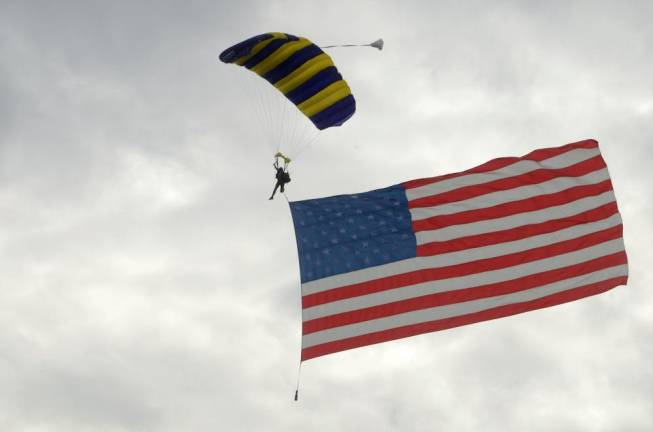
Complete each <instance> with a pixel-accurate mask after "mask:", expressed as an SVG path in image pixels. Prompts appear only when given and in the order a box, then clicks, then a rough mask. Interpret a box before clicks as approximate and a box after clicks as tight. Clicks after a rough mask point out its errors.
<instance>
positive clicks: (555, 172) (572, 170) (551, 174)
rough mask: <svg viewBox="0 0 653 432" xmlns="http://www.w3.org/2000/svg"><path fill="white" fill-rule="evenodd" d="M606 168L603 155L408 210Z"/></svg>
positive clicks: (416, 203)
mask: <svg viewBox="0 0 653 432" xmlns="http://www.w3.org/2000/svg"><path fill="white" fill-rule="evenodd" d="M605 167H606V165H605V161H604V160H603V158H602V157H601V155H597V156H594V157H593V158H590V159H586V160H584V161H582V162H578V163H576V164H574V165H570V166H568V167H564V168H557V169H549V168H540V169H536V170H534V171H530V172H527V173H524V174H519V175H516V176H512V177H506V178H502V179H497V180H493V181H490V182H487V183H481V184H477V185H471V186H463V187H461V188H458V189H454V190H450V191H447V192H442V193H439V194H435V195H430V196H426V197H423V198H418V199H414V200H412V201H409V202H408V208H411V209H412V208H419V207H433V206H436V205H440V204H446V203H452V202H458V201H463V200H466V199H469V198H474V197H477V196H480V195H485V194H488V193H492V192H497V191H502V190H509V189H514V188H517V187H520V186H527V185H532V184H538V183H542V182H545V181H549V180H553V179H555V178H558V177H580V176H583V175H585V174H589V173H591V172H594V171H598V170H600V169H603V168H605Z"/></svg>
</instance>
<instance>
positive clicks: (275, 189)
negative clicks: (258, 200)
mask: <svg viewBox="0 0 653 432" xmlns="http://www.w3.org/2000/svg"><path fill="white" fill-rule="evenodd" d="M278 187H279V182H277V184H275V185H274V190H273V191H272V196H271V197H270V199H274V194H275V193H277V188H278ZM281 192H283V186H281Z"/></svg>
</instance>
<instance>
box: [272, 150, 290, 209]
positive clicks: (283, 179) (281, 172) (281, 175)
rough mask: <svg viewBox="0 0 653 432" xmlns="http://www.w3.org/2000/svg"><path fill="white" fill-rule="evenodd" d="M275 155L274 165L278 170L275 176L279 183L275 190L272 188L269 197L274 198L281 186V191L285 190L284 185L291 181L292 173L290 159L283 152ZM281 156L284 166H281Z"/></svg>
mask: <svg viewBox="0 0 653 432" xmlns="http://www.w3.org/2000/svg"><path fill="white" fill-rule="evenodd" d="M274 156H275V160H274V163H273V164H272V166H273V167H274V169H275V170H277V173H276V175H275V178H276V179H277V183H276V184H275V185H274V190H272V196H271V197H270V198H269V199H274V194H275V193H276V192H277V189H278V188H279V187H280V188H281V189H280V190H281V193H283V192H284V186H285V185H286V183H289V182H290V173H288V163H289V162H290V159H288V158H287V157H285V156H284V155H283V154H281V153H280V152H279V153H277V154H276V155H274ZM279 157H281V158H283V160H284V164H283V167H281V166H279Z"/></svg>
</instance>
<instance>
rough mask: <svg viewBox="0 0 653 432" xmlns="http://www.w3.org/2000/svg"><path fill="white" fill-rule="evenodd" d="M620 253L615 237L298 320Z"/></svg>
mask: <svg viewBox="0 0 653 432" xmlns="http://www.w3.org/2000/svg"><path fill="white" fill-rule="evenodd" d="M623 250H624V244H623V239H621V238H618V239H614V240H610V241H607V242H604V243H601V244H598V245H594V246H592V247H589V248H585V249H580V250H577V251H573V252H568V253H565V254H561V255H556V256H552V257H549V258H544V259H541V260H537V261H532V262H528V263H525V264H519V265H515V266H512V267H506V268H502V269H499V270H490V271H485V272H481V273H474V274H470V275H466V276H459V277H454V278H449V279H440V280H435V281H429V282H423V283H418V284H415V285H409V286H403V287H399V288H394V289H390V290H385V291H380V292H376V293H372V294H367V295H362V296H358V297H351V298H348V299H343V300H337V301H334V302H331V303H325V304H321V305H317V306H313V307H311V308H306V309H304V310H303V311H302V320H303V321H308V320H311V319H315V318H321V317H325V316H329V315H335V314H337V313H341V312H349V311H353V310H358V309H363V308H366V307H371V306H378V305H382V304H386V303H391V302H396V301H401V300H407V299H411V298H414V297H421V296H425V295H429V294H436V293H441V292H446V291H455V290H460V289H466V288H474V287H478V286H481V285H487V284H492V283H497V282H505V281H509V280H512V279H516V278H520V277H524V276H528V275H531V274H536V273H542V272H546V271H549V270H555V269H558V268H562V267H567V266H570V265H574V264H580V263H583V262H586V261H589V260H592V259H595V258H600V257H602V256H606V255H610V254H613V253H616V252H621V251H623Z"/></svg>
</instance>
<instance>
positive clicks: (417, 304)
mask: <svg viewBox="0 0 653 432" xmlns="http://www.w3.org/2000/svg"><path fill="white" fill-rule="evenodd" d="M626 262H627V258H626V253H625V252H617V253H614V254H611V255H606V256H603V257H600V258H595V259H593V260H589V261H586V262H583V263H579V264H574V265H571V266H567V267H562V268H558V269H554V270H549V271H545V272H541V273H537V274H531V275H528V276H524V277H520V278H516V279H512V280H509V281H503V282H497V283H492V284H486V285H481V286H477V287H473V288H463V289H456V290H452V291H447V292H441V293H434V294H429V295H425V296H421V297H415V298H411V299H407V300H401V301H395V302H392V303H386V304H383V305H378V306H371V307H367V308H363V309H358V310H354V311H348V312H342V313H339V314H334V315H330V316H325V317H321V318H316V319H312V320H307V321H304V323H303V328H302V331H303V334H309V333H315V332H317V331H321V330H326V329H330V328H335V327H340V326H343V325H348V324H354V323H359V322H363V321H369V320H373V319H378V318H383V317H387V316H391V315H398V314H402V313H406V312H412V311H416V310H421V309H428V308H432V307H437V306H444V305H450V304H454V303H462V302H467V301H472V300H477V299H481V298H486V297H496V296H499V295H504V294H511V293H515V292H519V291H524V290H527V289H531V288H535V287H538V286H542V285H547V284H550V283H554V282H558V281H561V280H565V279H569V278H572V277H576V276H580V275H584V274H587V273H592V272H595V271H598V270H602V269H605V268H608V267H614V266H617V265H620V264H626Z"/></svg>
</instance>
